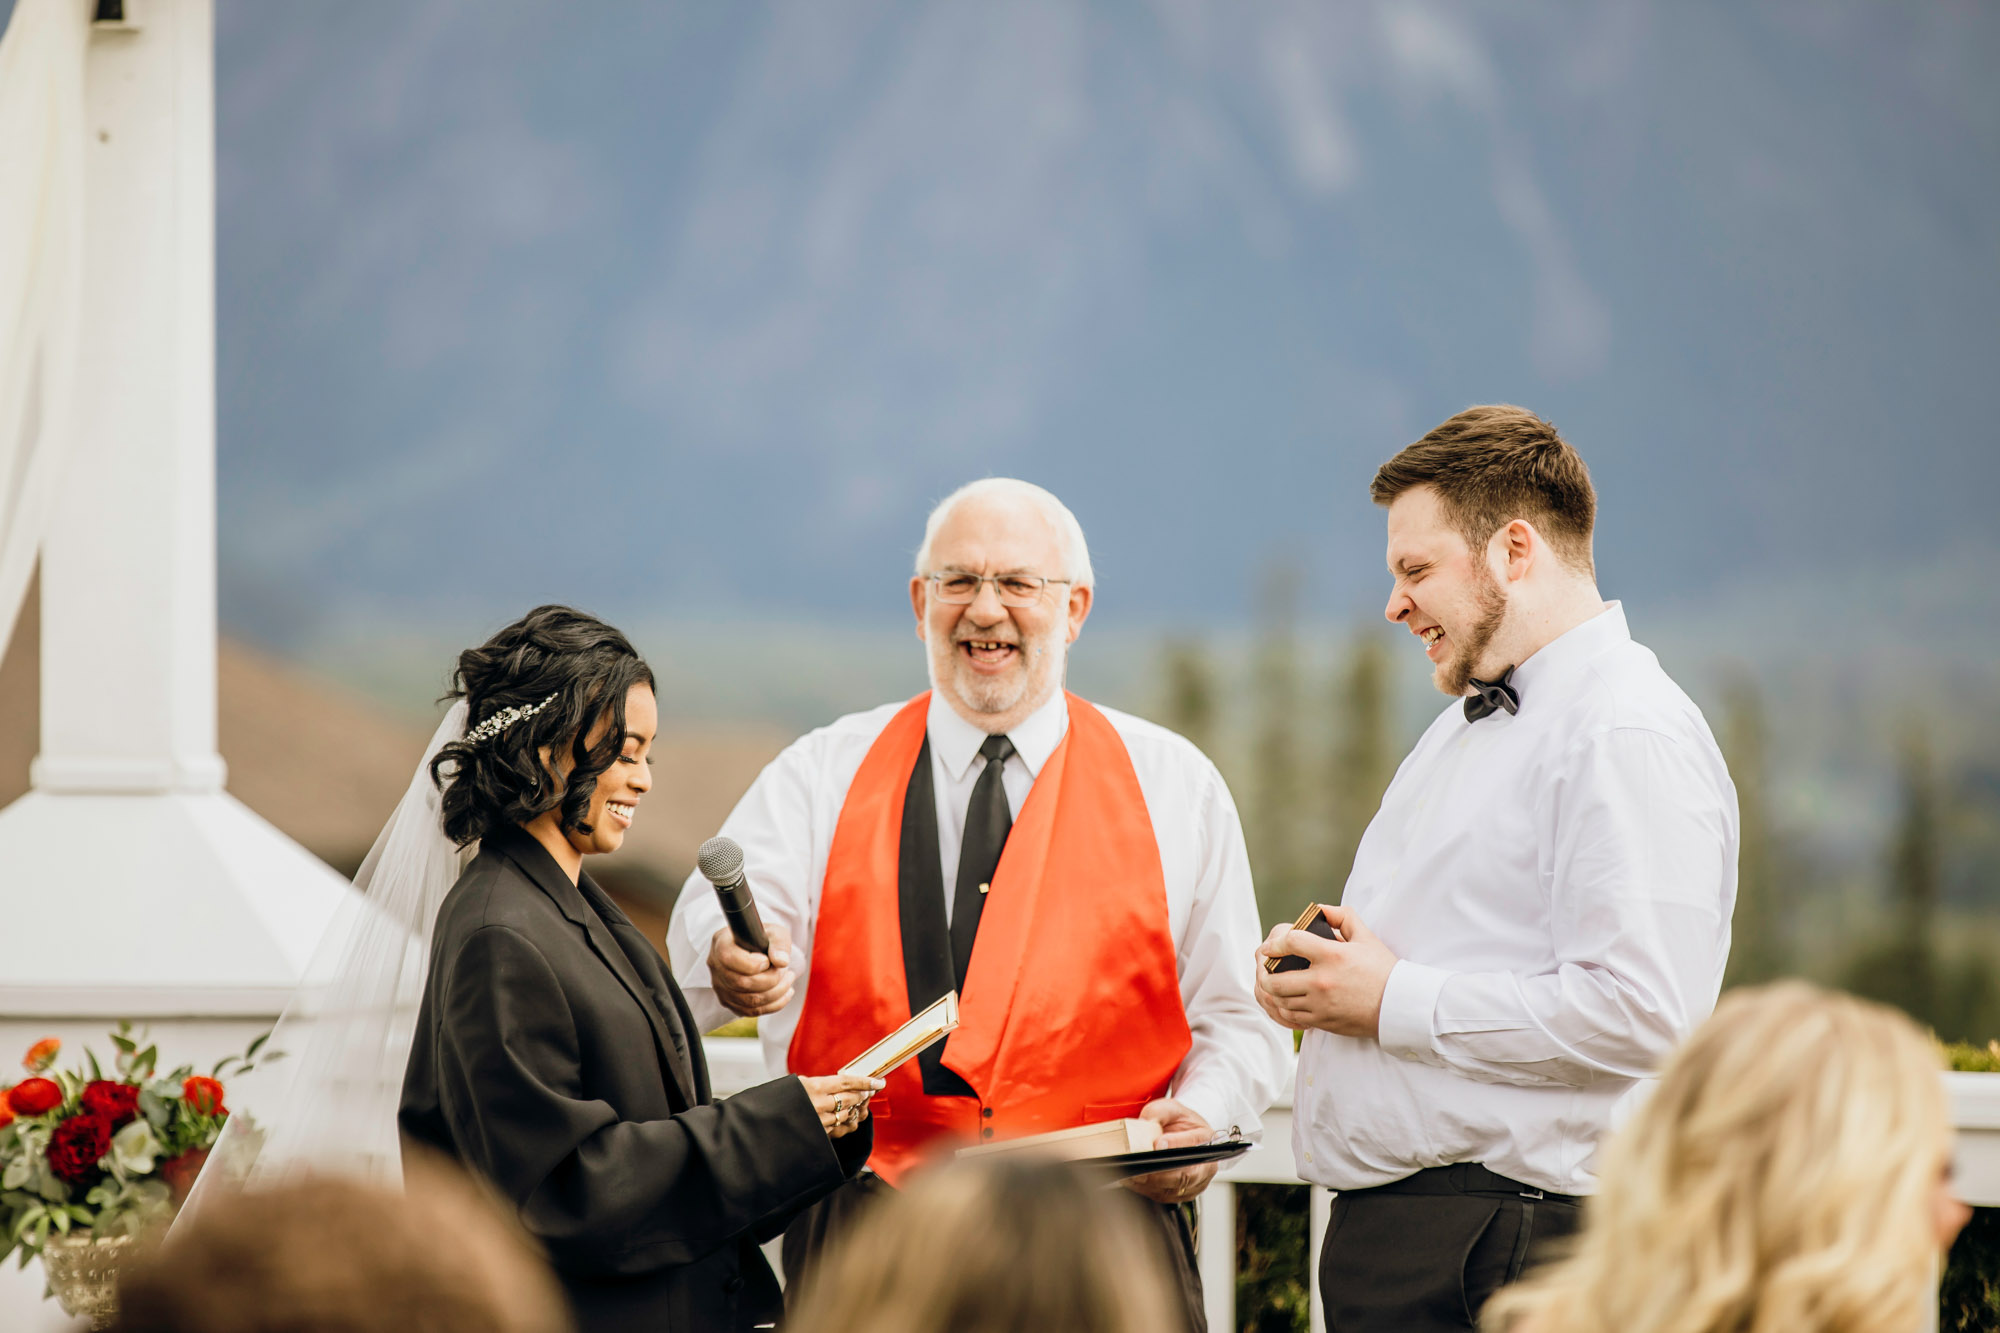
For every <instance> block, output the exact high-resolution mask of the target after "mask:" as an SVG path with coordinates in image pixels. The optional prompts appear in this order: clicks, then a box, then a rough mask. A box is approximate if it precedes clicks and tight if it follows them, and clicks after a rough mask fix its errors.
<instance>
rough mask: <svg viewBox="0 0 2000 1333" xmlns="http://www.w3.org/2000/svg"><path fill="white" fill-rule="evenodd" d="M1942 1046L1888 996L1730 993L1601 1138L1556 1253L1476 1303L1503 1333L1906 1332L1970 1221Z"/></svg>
mask: <svg viewBox="0 0 2000 1333" xmlns="http://www.w3.org/2000/svg"><path fill="white" fill-rule="evenodd" d="M1939 1064H1940V1061H1939V1057H1938V1051H1937V1048H1936V1046H1935V1045H1934V1044H1933V1042H1932V1041H1931V1040H1930V1038H1929V1037H1927V1036H1926V1035H1925V1034H1924V1033H1923V1032H1922V1031H1920V1030H1919V1029H1918V1028H1917V1026H1916V1024H1914V1023H1912V1022H1911V1021H1910V1020H1909V1019H1907V1018H1905V1017H1904V1016H1903V1015H1901V1014H1900V1013H1897V1012H1896V1011H1894V1010H1892V1009H1888V1008H1885V1007H1883V1006H1881V1005H1877V1004H1871V1003H1869V1002H1867V1001H1865V1000H1858V999H1855V998H1854V997H1852V996H1848V995H1839V994H1834V993H1832V992H1829V991H1824V990H1821V989H1819V988H1818V987H1815V986H1809V985H1807V984H1806V983H1804V982H1798V981H1787V982H1780V983H1778V984H1776V985H1771V986H1758V987H1752V988H1749V989H1745V990H1737V991H1732V992H1731V993H1729V994H1728V995H1725V996H1724V997H1723V999H1722V1002H1721V1003H1720V1004H1719V1005H1717V1006H1716V1010H1715V1014H1714V1016H1713V1017H1711V1018H1710V1019H1709V1020H1708V1022H1706V1023H1704V1024H1703V1025H1702V1026H1701V1027H1700V1028H1699V1029H1698V1030H1697V1031H1696V1032H1695V1034H1694V1036H1693V1037H1691V1038H1689V1040H1688V1042H1687V1044H1686V1045H1685V1046H1683V1047H1682V1048H1681V1050H1680V1052H1679V1053H1678V1054H1676V1055H1675V1056H1674V1058H1673V1059H1672V1060H1671V1061H1670V1062H1669V1063H1668V1065H1667V1068H1666V1071H1665V1072H1664V1074H1663V1075H1662V1076H1661V1079H1660V1083H1659V1086H1658V1088H1657V1089H1655V1090H1654V1093H1653V1096H1652V1098H1651V1099H1650V1100H1649V1101H1647V1102H1646V1103H1645V1105H1644V1106H1642V1107H1641V1108H1640V1109H1639V1111H1638V1113H1637V1114H1636V1115H1634V1116H1633V1118H1632V1120H1631V1121H1630V1122H1629V1123H1628V1124H1627V1125H1625V1127H1624V1128H1622V1129H1620V1130H1619V1131H1617V1133H1616V1134H1614V1135H1613V1136H1612V1138H1611V1140H1610V1141H1609V1143H1608V1144H1607V1145H1606V1147H1605V1150H1604V1156H1603V1160H1602V1165H1601V1169H1600V1173H1599V1177H1598V1182H1599V1192H1598V1194H1597V1195H1596V1197H1595V1198H1593V1199H1592V1200H1591V1201H1590V1203H1589V1204H1588V1205H1586V1208H1585V1214H1584V1217H1585V1224H1584V1230H1583V1233H1582V1235H1581V1236H1580V1237H1579V1238H1578V1241H1577V1247H1576V1249H1575V1250H1574V1252H1573V1253H1572V1255H1571V1257H1570V1258H1568V1259H1567V1260H1565V1261H1563V1262H1561V1263H1558V1264H1555V1265H1552V1266H1551V1267H1549V1268H1548V1269H1546V1270H1544V1271H1543V1272H1542V1273H1541V1274H1540V1275H1538V1276H1536V1277H1533V1278H1530V1279H1529V1280H1528V1281H1526V1282H1525V1283H1523V1284H1522V1285H1520V1286H1517V1287H1514V1288H1511V1289H1510V1290H1507V1291H1503V1292H1502V1293H1500V1295H1498V1296H1496V1297H1494V1298H1493V1300H1492V1301H1491V1302H1490V1303H1489V1304H1488V1305H1487V1307H1486V1310H1485V1312H1484V1317H1483V1319H1482V1327H1484V1328H1488V1329H1508V1330H1513V1331H1514V1333H1573V1331H1575V1333H1581V1330H1585V1329H1589V1330H1593V1333H1594V1331H1595V1330H1601V1329H1612V1328H1615V1329H1619V1330H1621V1333H1721V1331H1722V1330H1729V1331H1730V1333H1778V1331H1779V1330H1784V1331H1785V1333H1812V1331H1814V1330H1835V1329H1837V1330H1841V1333H1874V1331H1875V1330H1881V1333H1906V1330H1909V1329H1913V1328H1920V1327H1922V1326H1923V1322H1924V1315H1925V1311H1926V1308H1927V1307H1929V1306H1930V1305H1931V1304H1932V1303H1933V1302H1934V1301H1935V1299H1936V1295H1935V1291H1934V1288H1933V1273H1932V1263H1933V1261H1934V1260H1935V1259H1936V1258H1937V1256H1938V1254H1939V1253H1940V1251H1941V1250H1942V1249H1944V1248H1946V1247H1948V1246H1949V1245H1950V1244H1951V1241H1952V1239H1953V1238H1954V1237H1955V1236H1956V1235H1957V1234H1958V1230H1959V1228H1960V1227H1961V1226H1963V1225H1964V1224H1965V1221H1966V1219H1967V1217H1968V1216H1969V1215H1970V1213H1969V1210H1968V1209H1967V1208H1966V1207H1965V1205H1964V1204H1962V1203H1960V1202H1959V1201H1958V1199H1957V1197H1956V1196H1955V1195H1954V1194H1953V1192H1952V1189H1951V1178H1950V1172H1951V1149H1952V1129H1951V1122H1950V1120H1949V1117H1948V1111H1947V1106H1946V1101H1945V1092H1944V1085H1943V1081H1942V1080H1941V1079H1940V1078H1939V1077H1938V1070H1939Z"/></svg>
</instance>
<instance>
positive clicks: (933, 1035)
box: [840, 990, 958, 1078]
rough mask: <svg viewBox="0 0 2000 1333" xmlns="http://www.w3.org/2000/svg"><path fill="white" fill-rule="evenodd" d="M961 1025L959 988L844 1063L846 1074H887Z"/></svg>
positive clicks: (949, 992) (882, 1075)
mask: <svg viewBox="0 0 2000 1333" xmlns="http://www.w3.org/2000/svg"><path fill="white" fill-rule="evenodd" d="M957 1027H958V992H957V991H955V990H954V991H946V992H945V993H944V998H943V999H941V1000H939V1001H938V1002H937V1003H936V1004H933V1005H932V1006H931V1007H930V1008H928V1009H926V1010H924V1011H923V1012H922V1013H920V1014H918V1015H917V1016H916V1017H915V1018H912V1019H911V1020H910V1021H909V1022H907V1023H905V1024H903V1026H901V1027H899V1028H897V1029H896V1030H895V1031H894V1032H891V1033H890V1034H889V1035H888V1036H886V1037H884V1038H882V1040H880V1041H878V1042H876V1043H875V1044H874V1045H873V1046H870V1047H869V1048H868V1049H867V1050H865V1051H863V1052H862V1053H861V1054H859V1055H857V1056H855V1057H854V1058H853V1059H852V1060H849V1061H848V1062H847V1063H846V1064H844V1065H842V1066H841V1067H840V1072H841V1073H843V1074H866V1075H867V1076H868V1077H869V1078H883V1077H886V1076H887V1075H888V1073H889V1071H890V1070H892V1069H894V1068H895V1067H896V1066H897V1065H899V1064H901V1063H903V1061H905V1060H907V1059H909V1058H910V1057H911V1056H913V1055H915V1054H917V1053H918V1052H919V1051H921V1050H923V1049H924V1048H925V1047H927V1046H929V1045H931V1044H932V1043H933V1042H940V1041H943V1040H944V1039H945V1038H946V1037H949V1036H950V1035H951V1034H952V1032H953V1031H954V1030H955V1029H956V1028H957Z"/></svg>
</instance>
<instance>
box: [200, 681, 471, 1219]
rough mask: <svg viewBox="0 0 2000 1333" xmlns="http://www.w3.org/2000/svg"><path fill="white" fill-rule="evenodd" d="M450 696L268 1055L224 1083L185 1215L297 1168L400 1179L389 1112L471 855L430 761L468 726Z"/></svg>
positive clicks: (289, 1176)
mask: <svg viewBox="0 0 2000 1333" xmlns="http://www.w3.org/2000/svg"><path fill="white" fill-rule="evenodd" d="M465 716H466V706H465V701H464V700H463V699H461V700H459V701H458V702H457V703H455V704H453V705H452V706H451V709H450V710H449V711H448V712H447V713H446V714H445V717H444V721H443V722H442V723H440V724H439V726H438V729H437V732H436V734H434V735H433V736H432V737H431V743H430V745H429V746H427V747H426V748H425V750H424V757H423V759H422V761H421V762H419V763H418V765H417V771H416V773H415V774H414V775H413V776H412V777H411V779H410V786H409V789H408V791H406V792H405V793H404V796H403V800H402V802H401V803H400V804H399V805H398V806H397V807H396V810H395V813H393V814H392V815H391V816H390V817H389V822H388V824H387V825H385V826H384V827H383V829H382V834H381V836H380V837H378V838H377V839H376V840H375V846H374V847H373V848H372V849H371V850H370V851H369V853H368V857H367V859H366V860H364V861H363V862H362V863H361V870H360V872H359V873H358V874H356V875H355V877H354V887H355V889H356V892H354V893H352V894H349V895H348V897H347V899H346V900H345V901H344V902H342V903H341V905H340V908H339V909H338V910H337V911H336V912H335V913H334V918H333V921H332V923H331V924H330V925H328V927H327V930H326V934H325V935H324V936H322V937H321V939H320V943H319V947H318V948H317V949H316V950H315V951H314V953H313V957H312V961H311V962H310V963H309V964H307V967H306V974H305V977H304V978H303V979H302V980H301V981H300V983H299V987H298V990H297V991H296V992H295V993H294V994H293V997H292V1000H291V1003H289V1004H288V1005H286V1006H285V1012H284V1014H283V1016H282V1017H280V1018H279V1019H278V1025H277V1027H276V1028H275V1029H274V1030H273V1031H272V1034H271V1039H270V1043H269V1046H268V1048H267V1051H266V1055H265V1058H264V1060H263V1062H262V1063H261V1064H260V1065H259V1067H258V1068H257V1069H256V1070H255V1071H254V1072H252V1073H250V1074H248V1075H239V1076H238V1077H237V1078H235V1079H233V1080H232V1081H231V1083H230V1089H229V1091H230V1105H231V1107H232V1108H233V1110H232V1113H231V1116H230V1119H229V1122H228V1124H227V1125H225V1126H224V1127H223V1131H222V1137H221V1138H220V1139H219V1140H218V1141H217V1142H216V1145H215V1150H214V1152H213V1153H212V1154H211V1155H210V1157H209V1160H208V1163H207V1165H206V1166H205V1167H204V1168H203V1169H202V1173H201V1177H200V1180H199V1181H198V1182H197V1183H196V1185H195V1188H194V1192H193V1194H192V1195H191V1196H190V1197H189V1199H188V1201H187V1206H186V1208H185V1209H184V1210H183V1212H182V1216H183V1217H186V1216H190V1215H192V1214H193V1213H194V1212H195V1211H196V1210H197V1209H199V1208H200V1207H202V1206H203V1205H204V1204H205V1203H206V1202H207V1200H208V1199H209V1198H210V1197H212V1196H213V1195H215V1194H216V1192H218V1191H221V1190H227V1189H232V1188H238V1187H243V1186H250V1187H261V1186H268V1185H277V1184H283V1183H286V1182H288V1181H292V1180H296V1179H299V1178H301V1177H303V1176H307V1175H344V1176H349V1177H352V1178H356V1179H361V1180H367V1181H371V1182H374V1183H378V1184H385V1185H397V1184H400V1183H401V1181H402V1156H401V1148H400V1144H399V1134H398V1129H397V1124H396V1109H397V1105H398V1104H399V1102H400V1101H401V1099H402V1091H403V1069H404V1066H405V1065H407V1064H408V1063H409V1057H410V1042H411V1038H412V1036H413V1035H414V1034H415V1032H416V1026H417V1006H418V1003H419V1002H420V1001H421V1000H422V998H423V993H424V980H425V977H426V975H427V973H428V972H429V967H430V953H431V928H432V927H433V926H434V925H435V924H436V923H437V914H438V906H439V905H440V904H441V903H443V901H444V896H445V894H446V893H448V892H449V891H450V890H451V886H452V884H453V883H454V882H456V880H457V879H458V874H459V871H460V869H461V868H462V867H463V864H464V862H465V861H466V860H467V859H468V857H467V855H466V854H464V853H461V852H460V851H459V849H458V848H456V847H454V846H452V844H451V842H450V841H449V840H448V839H446V838H445V836H444V830H443V827H442V800H441V798H440V796H439V793H438V789H437V786H436V784H435V783H433V782H432V781H431V773H430V766H431V761H432V760H433V759H435V758H436V757H437V753H438V751H439V750H441V749H443V748H444V747H445V745H446V744H448V743H450V742H452V741H455V740H457V739H459V738H460V737H461V736H463V735H464V734H465Z"/></svg>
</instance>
